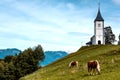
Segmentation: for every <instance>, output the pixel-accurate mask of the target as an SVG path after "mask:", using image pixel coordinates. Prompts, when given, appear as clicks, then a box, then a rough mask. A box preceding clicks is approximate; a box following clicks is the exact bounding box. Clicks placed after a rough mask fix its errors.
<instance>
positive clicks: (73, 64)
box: [69, 61, 78, 68]
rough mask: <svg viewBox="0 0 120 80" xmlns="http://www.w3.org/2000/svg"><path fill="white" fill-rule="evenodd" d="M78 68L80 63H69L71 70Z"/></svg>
mask: <svg viewBox="0 0 120 80" xmlns="http://www.w3.org/2000/svg"><path fill="white" fill-rule="evenodd" d="M73 67H78V61H71V62H70V63H69V68H73Z"/></svg>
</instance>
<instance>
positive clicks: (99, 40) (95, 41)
mask: <svg viewBox="0 0 120 80" xmlns="http://www.w3.org/2000/svg"><path fill="white" fill-rule="evenodd" d="M99 44H105V37H104V19H103V17H102V15H101V12H100V6H99V8H98V13H97V16H96V18H95V20H94V35H93V36H92V37H91V38H90V41H89V42H88V43H86V45H99Z"/></svg>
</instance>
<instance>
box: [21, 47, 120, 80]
mask: <svg viewBox="0 0 120 80" xmlns="http://www.w3.org/2000/svg"><path fill="white" fill-rule="evenodd" d="M95 59H97V60H98V61H99V62H100V66H101V74H100V75H94V76H89V75H88V72H87V62H88V61H89V60H95ZM72 60H77V61H79V68H73V69H70V68H68V65H69V62H71V61H72ZM119 75H120V46H118V45H99V46H85V47H82V48H80V49H79V50H78V51H77V52H75V53H71V54H70V55H68V56H66V57H64V58H62V59H60V60H58V61H56V62H54V63H52V64H50V65H48V66H46V67H43V68H41V69H39V70H38V71H36V72H34V73H33V74H30V75H27V76H25V77H23V78H21V79H20V80H120V76H119Z"/></svg>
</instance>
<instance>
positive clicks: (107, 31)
mask: <svg viewBox="0 0 120 80" xmlns="http://www.w3.org/2000/svg"><path fill="white" fill-rule="evenodd" d="M104 36H105V44H112V43H113V42H114V41H115V35H114V34H113V32H112V29H111V27H110V26H108V27H105V28H104Z"/></svg>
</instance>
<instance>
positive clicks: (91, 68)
mask: <svg viewBox="0 0 120 80" xmlns="http://www.w3.org/2000/svg"><path fill="white" fill-rule="evenodd" d="M87 66H88V72H89V73H90V75H94V73H95V71H96V74H100V64H99V62H98V61H97V60H94V61H89V62H88V64H87Z"/></svg>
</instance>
